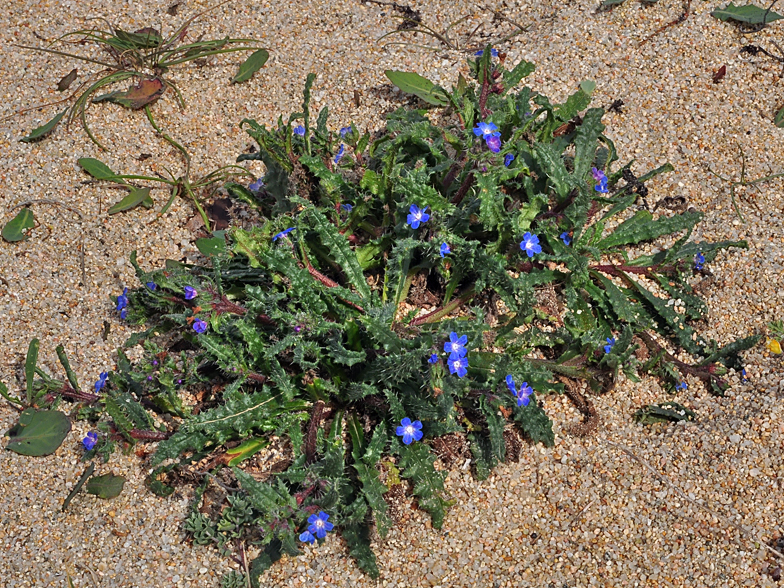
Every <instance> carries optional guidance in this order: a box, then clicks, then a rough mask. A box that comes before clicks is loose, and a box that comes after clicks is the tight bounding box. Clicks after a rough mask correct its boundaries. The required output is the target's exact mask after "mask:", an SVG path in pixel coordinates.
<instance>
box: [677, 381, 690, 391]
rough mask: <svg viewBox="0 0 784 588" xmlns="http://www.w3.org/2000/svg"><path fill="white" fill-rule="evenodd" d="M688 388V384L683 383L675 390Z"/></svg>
mask: <svg viewBox="0 0 784 588" xmlns="http://www.w3.org/2000/svg"><path fill="white" fill-rule="evenodd" d="M688 387H689V386H688V385H687V384H686V382H681V383H680V384H678V385H677V386H675V389H676V390H686V388H688Z"/></svg>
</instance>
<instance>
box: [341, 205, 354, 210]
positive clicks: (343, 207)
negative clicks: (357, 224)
mask: <svg viewBox="0 0 784 588" xmlns="http://www.w3.org/2000/svg"><path fill="white" fill-rule="evenodd" d="M340 208H342V209H343V210H345V211H346V212H351V209H353V208H354V207H353V206H351V205H350V204H341V205H340Z"/></svg>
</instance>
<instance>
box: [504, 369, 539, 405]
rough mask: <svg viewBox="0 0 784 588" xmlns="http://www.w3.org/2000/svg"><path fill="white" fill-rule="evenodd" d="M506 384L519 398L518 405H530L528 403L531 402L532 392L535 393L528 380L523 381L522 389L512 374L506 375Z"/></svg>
mask: <svg viewBox="0 0 784 588" xmlns="http://www.w3.org/2000/svg"><path fill="white" fill-rule="evenodd" d="M506 386H507V388H509V391H510V392H511V393H512V395H513V396H515V397H516V398H517V406H528V403H529V402H531V394H533V393H534V390H533V388H531V386H529V385H528V382H523V385H522V386H520V389H519V390H518V389H517V384H515V381H514V378H512V375H511V374H510V375H508V376H506Z"/></svg>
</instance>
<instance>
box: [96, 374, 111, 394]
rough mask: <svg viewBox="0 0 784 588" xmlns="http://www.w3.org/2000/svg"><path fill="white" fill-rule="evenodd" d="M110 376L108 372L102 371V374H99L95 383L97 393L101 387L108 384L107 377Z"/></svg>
mask: <svg viewBox="0 0 784 588" xmlns="http://www.w3.org/2000/svg"><path fill="white" fill-rule="evenodd" d="M108 377H109V373H108V372H101V375H99V376H98V381H97V382H96V383H95V393H96V394H98V392H100V391H101V388H103V386H104V384H106V378H108Z"/></svg>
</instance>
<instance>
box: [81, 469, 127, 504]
mask: <svg viewBox="0 0 784 588" xmlns="http://www.w3.org/2000/svg"><path fill="white" fill-rule="evenodd" d="M124 485H125V478H123V477H122V476H115V475H114V474H104V475H103V476H95V477H94V478H90V481H89V482H87V487H86V488H85V490H86V491H87V493H88V494H95V495H96V496H97V497H98V498H114V497H116V496H119V495H120V492H122V490H123V486H124Z"/></svg>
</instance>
